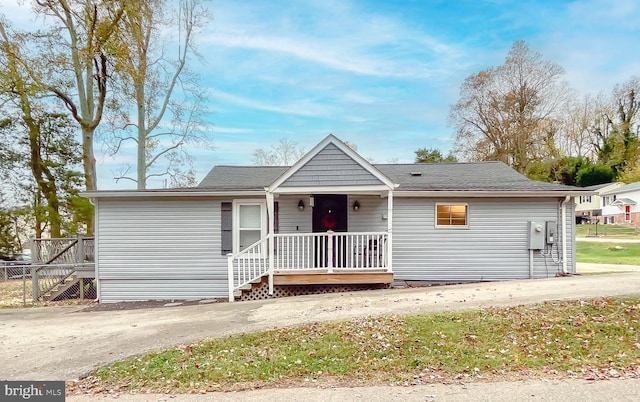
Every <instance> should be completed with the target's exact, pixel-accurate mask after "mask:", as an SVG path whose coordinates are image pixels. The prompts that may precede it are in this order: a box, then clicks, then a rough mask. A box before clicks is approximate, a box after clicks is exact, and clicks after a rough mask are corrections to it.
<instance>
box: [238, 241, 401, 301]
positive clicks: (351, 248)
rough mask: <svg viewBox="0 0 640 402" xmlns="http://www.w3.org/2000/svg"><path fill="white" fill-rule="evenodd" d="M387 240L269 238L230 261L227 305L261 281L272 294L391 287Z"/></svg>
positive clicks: (391, 272)
mask: <svg viewBox="0 0 640 402" xmlns="http://www.w3.org/2000/svg"><path fill="white" fill-rule="evenodd" d="M388 240H389V234H388V233H386V232H333V231H327V232H324V233H296V234H269V235H267V236H266V237H264V238H262V239H261V240H259V241H258V242H256V243H254V244H253V245H251V246H250V247H248V248H246V249H245V250H243V251H241V252H239V253H236V254H231V255H229V256H228V270H229V272H228V274H229V301H233V300H235V298H236V297H238V296H239V295H241V294H242V290H248V289H251V287H252V286H253V284H257V283H261V282H262V278H266V279H267V282H268V286H269V290H268V293H269V295H272V294H273V287H274V285H276V286H298V285H367V284H378V285H388V284H391V283H392V282H393V271H392V268H391V264H389V241H388ZM269 250H273V252H269Z"/></svg>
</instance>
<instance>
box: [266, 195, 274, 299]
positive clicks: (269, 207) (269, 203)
mask: <svg viewBox="0 0 640 402" xmlns="http://www.w3.org/2000/svg"><path fill="white" fill-rule="evenodd" d="M273 213H274V205H273V193H272V192H270V191H267V217H268V219H269V234H268V238H267V243H268V247H269V251H268V253H269V254H268V255H269V295H273V255H274V253H275V243H274V241H273V235H274V233H275V222H276V221H275V217H274V216H273Z"/></svg>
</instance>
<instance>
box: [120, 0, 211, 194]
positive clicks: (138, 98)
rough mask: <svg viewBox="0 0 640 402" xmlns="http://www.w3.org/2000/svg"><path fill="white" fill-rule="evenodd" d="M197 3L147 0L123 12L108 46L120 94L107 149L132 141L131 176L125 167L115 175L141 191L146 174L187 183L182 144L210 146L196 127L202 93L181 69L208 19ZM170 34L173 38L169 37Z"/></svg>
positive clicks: (187, 161) (187, 160)
mask: <svg viewBox="0 0 640 402" xmlns="http://www.w3.org/2000/svg"><path fill="white" fill-rule="evenodd" d="M200 3H201V2H200V1H198V0H184V1H181V2H179V4H178V7H177V8H172V4H173V3H171V2H166V1H163V0H148V1H144V2H138V3H136V4H135V5H133V6H131V7H129V8H127V10H126V12H125V17H124V18H123V24H122V27H123V29H121V30H120V31H119V36H118V38H119V41H118V44H117V47H114V49H113V51H114V53H115V54H116V55H117V61H118V64H117V65H116V68H117V74H118V76H119V77H121V78H122V84H121V87H120V88H119V89H120V90H121V91H122V93H123V94H124V97H123V98H121V99H123V100H120V101H119V104H117V105H115V107H116V108H117V110H118V111H119V114H118V119H116V120H114V121H113V122H114V128H115V130H114V136H113V140H114V141H113V143H112V147H113V149H112V150H113V152H118V150H119V149H120V147H121V146H122V145H123V144H124V143H126V142H134V143H135V144H136V148H137V168H136V174H135V175H134V177H131V176H129V175H128V172H129V169H130V167H126V170H125V172H124V173H123V174H121V175H120V176H119V177H117V179H127V180H131V181H135V182H136V183H137V187H138V189H145V188H146V187H147V180H148V179H149V178H151V177H169V178H170V180H171V181H172V183H173V184H174V185H189V184H192V180H190V179H188V177H191V176H193V172H192V169H185V168H184V167H185V166H190V165H191V158H190V157H189V155H188V153H187V152H186V148H185V146H187V145H196V146H198V147H210V146H211V144H210V141H209V140H208V139H207V138H206V137H205V136H204V135H200V134H198V131H197V128H198V126H199V124H200V123H201V115H202V104H203V96H202V94H201V89H200V87H199V85H198V83H197V77H195V76H194V75H193V74H190V73H189V71H188V70H187V63H188V61H189V58H190V56H194V55H195V56H197V52H196V48H195V47H194V35H195V34H196V32H197V30H198V29H200V28H201V27H202V26H203V24H204V23H205V22H206V21H207V19H208V18H209V15H208V13H207V11H206V10H205V9H204V8H203V7H202V6H201V4H200ZM176 32H177V33H178V38H177V39H176V38H174V37H172V34H173V33H176ZM172 45H173V46H172ZM169 48H172V49H174V50H175V53H171V52H169V51H168V49H169ZM126 99H130V100H131V102H130V103H127V102H126ZM130 112H131V113H130ZM130 114H131V116H130ZM160 162H162V163H160ZM159 165H162V168H160V169H159V168H158V166H159Z"/></svg>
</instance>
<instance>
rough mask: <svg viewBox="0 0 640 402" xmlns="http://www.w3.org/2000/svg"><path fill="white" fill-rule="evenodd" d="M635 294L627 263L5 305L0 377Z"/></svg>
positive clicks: (49, 375) (61, 373)
mask: <svg viewBox="0 0 640 402" xmlns="http://www.w3.org/2000/svg"><path fill="white" fill-rule="evenodd" d="M639 293H640V273H638V272H630V273H622V274H610V275H588V276H572V277H562V278H553V279H539V280H520V281H506V282H486V283H475V284H466V285H453V286H440V287H427V288H409V289H384V290H374V291H362V292H352V293H341V294H327V295H312V296H300V297H290V298H281V299H273V300H265V301H251V302H237V303H208V304H194V305H179V306H173V307H156V308H141V309H129V310H110V311H87V310H86V309H87V306H65V307H46V308H31V309H3V310H0V361H1V362H2V365H0V378H2V379H9V380H73V379H75V378H78V377H80V376H83V375H84V374H86V373H88V372H89V371H90V370H92V369H94V368H96V367H99V366H102V365H106V364H109V363H111V362H114V361H117V360H120V359H123V358H126V357H131V356H135V355H139V354H142V353H144V352H147V351H151V350H158V349H164V348H169V347H172V346H176V345H180V344H187V343H192V342H195V341H198V340H201V339H203V338H207V337H221V336H226V335H231V334H238V333H243V332H251V331H258V330H264V329H269V328H273V327H283V326H292V325H297V324H301V323H308V322H316V321H332V320H343V319H350V318H356V317H365V316H370V315H383V314H413V313H420V312H437V311H444V310H463V309H473V308H481V307H488V306H505V305H517V304H527V303H536V302H542V301H550V300H574V299H580V298H594V297H606V296H621V295H631V294H639Z"/></svg>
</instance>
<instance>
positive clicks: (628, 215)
mask: <svg viewBox="0 0 640 402" xmlns="http://www.w3.org/2000/svg"><path fill="white" fill-rule="evenodd" d="M624 220H625V222H631V205H625V206H624Z"/></svg>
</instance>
